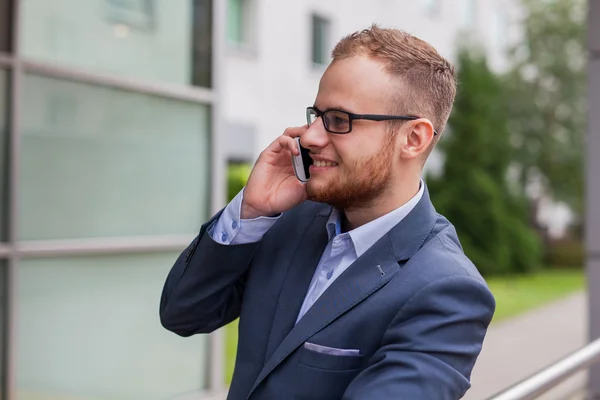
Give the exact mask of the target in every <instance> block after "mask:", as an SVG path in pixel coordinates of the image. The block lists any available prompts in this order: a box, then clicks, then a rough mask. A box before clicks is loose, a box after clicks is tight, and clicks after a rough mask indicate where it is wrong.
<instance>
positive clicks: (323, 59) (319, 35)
mask: <svg viewBox="0 0 600 400" xmlns="http://www.w3.org/2000/svg"><path fill="white" fill-rule="evenodd" d="M329 29H330V22H329V21H328V20H327V19H325V18H322V17H319V16H316V15H313V16H312V62H313V63H314V64H317V65H326V64H328V62H329Z"/></svg>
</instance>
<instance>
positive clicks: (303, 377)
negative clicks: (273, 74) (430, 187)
mask: <svg viewBox="0 0 600 400" xmlns="http://www.w3.org/2000/svg"><path fill="white" fill-rule="evenodd" d="M330 212H331V208H330V207H329V206H327V205H323V204H319V203H313V202H305V203H303V204H302V205H300V206H298V207H296V208H294V209H293V210H290V211H289V212H286V213H284V214H283V216H282V217H281V218H280V219H279V220H278V221H277V222H276V224H275V225H273V227H271V229H270V230H269V231H268V232H267V233H266V234H265V236H264V237H263V239H262V241H260V242H258V243H253V244H245V245H232V246H223V245H219V244H217V243H216V242H214V241H213V240H212V239H211V237H210V236H209V234H208V233H207V227H208V226H210V224H211V223H212V221H213V220H214V218H218V217H219V214H217V215H216V216H215V217H214V218H213V220H211V221H209V222H208V223H206V224H205V225H204V226H203V227H202V229H201V231H200V234H199V235H198V237H197V238H196V239H195V240H194V241H193V242H192V243H191V245H190V246H189V247H188V248H187V249H186V250H185V251H184V252H183V253H182V254H181V256H180V257H179V258H178V259H177V261H176V262H175V265H174V266H173V268H172V270H171V272H170V273H169V276H168V278H167V281H166V283H165V286H164V289H163V293H162V298H161V304H160V316H161V321H162V324H163V326H164V327H165V328H167V329H169V330H171V331H173V332H175V333H177V334H179V335H181V336H190V335H193V334H196V333H208V332H212V331H214V330H215V329H218V328H219V327H222V326H223V325H225V324H227V323H229V322H231V321H233V320H234V319H235V318H237V317H240V322H239V343H238V353H237V359H236V364H235V371H234V375H233V381H232V383H231V388H230V391H229V397H228V399H229V400H246V399H269V400H270V399H273V400H275V399H276V400H282V399H285V400H287V399H310V400H318V399H323V400H325V399H326V400H332V399H341V398H343V399H347V400H351V399H352V400H354V399H377V400H380V399H416V400H445V399H448V400H456V399H459V398H461V397H462V396H463V395H464V393H465V392H466V391H467V389H468V388H469V386H470V384H469V377H470V374H471V370H472V368H473V365H474V363H475V360H476V358H477V356H478V354H479V352H480V350H481V346H482V342H483V339H484V336H485V333H486V330H487V327H488V325H489V323H490V320H491V318H492V315H493V313H494V308H495V303H494V298H493V296H492V294H491V293H490V291H489V289H488V287H487V286H486V284H485V281H484V280H483V278H482V277H481V275H480V274H479V272H478V271H477V269H476V268H475V266H474V265H473V264H472V263H471V262H470V261H469V259H467V257H466V256H465V255H464V253H463V251H462V248H461V246H460V243H459V241H458V238H457V236H456V232H455V230H454V227H453V226H452V225H451V224H450V223H449V222H448V221H447V220H446V219H445V218H444V217H442V216H441V215H439V214H437V213H436V211H435V209H434V208H433V205H432V204H431V201H430V199H429V195H428V193H427V190H425V193H424V195H423V197H422V199H421V200H420V202H419V203H418V204H417V206H416V207H415V208H414V209H413V210H412V211H411V213H410V214H409V215H408V216H407V217H406V218H405V219H404V220H403V221H402V222H400V223H399V224H398V225H396V226H395V227H394V228H393V229H392V230H391V231H389V232H388V233H387V234H385V235H384V236H383V237H382V238H381V239H380V240H379V241H378V242H377V243H376V244H375V245H373V246H372V247H371V248H370V249H369V250H367V251H366V252H365V253H364V254H363V255H362V256H361V257H360V258H359V259H358V260H356V262H355V263H354V264H352V265H351V266H350V267H349V268H348V269H347V270H346V271H345V272H344V273H343V274H342V275H340V277H339V278H338V279H337V280H336V281H334V282H333V284H332V285H331V286H330V287H329V288H328V289H327V290H326V291H325V292H324V293H323V295H322V296H321V297H320V298H319V299H318V300H317V302H316V303H315V304H314V305H313V307H312V308H311V309H309V310H308V312H307V313H306V314H305V315H304V316H303V317H302V319H301V320H300V321H299V322H298V324H295V321H296V318H297V316H298V312H299V311H300V307H301V305H302V302H303V300H304V296H305V295H306V293H307V290H308V286H309V284H310V281H311V278H312V275H313V272H314V271H315V268H316V266H317V264H318V262H319V259H320V257H321V253H322V252H323V250H324V248H325V246H326V244H327V239H328V238H327V231H326V228H325V223H326V221H327V218H328V216H329V214H330ZM305 342H310V343H314V344H317V345H321V346H327V347H332V348H337V349H358V350H360V354H359V355H344V356H340V355H331V354H324V353H321V352H317V351H314V350H312V349H309V348H306V347H304V343H305Z"/></svg>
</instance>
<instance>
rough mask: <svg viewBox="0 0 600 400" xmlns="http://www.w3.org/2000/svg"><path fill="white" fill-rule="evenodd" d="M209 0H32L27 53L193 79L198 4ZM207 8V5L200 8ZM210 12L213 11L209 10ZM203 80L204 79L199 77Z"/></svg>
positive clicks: (135, 73) (26, 20)
mask: <svg viewBox="0 0 600 400" xmlns="http://www.w3.org/2000/svg"><path fill="white" fill-rule="evenodd" d="M206 2H207V1H206V0H196V1H192V0H52V1H48V0H27V1H24V2H23V4H22V12H21V14H22V16H23V21H22V24H21V35H22V36H21V37H22V44H23V53H24V55H25V56H26V57H29V58H32V59H36V60H39V61H47V62H51V63H56V64H63V65H67V66H72V67H81V68H85V69H91V70H94V71H98V72H102V73H109V74H115V75H120V76H124V77H134V78H140V79H148V80H155V81H166V82H172V83H180V84H189V83H196V82H192V76H193V70H194V65H193V62H194V61H199V62H203V59H201V60H194V59H193V58H194V57H193V53H194V52H193V50H192V49H193V46H194V43H193V41H201V42H202V43H203V44H204V45H206V44H208V45H209V49H208V50H209V51H208V52H206V53H205V54H204V57H209V58H210V43H211V42H210V40H208V41H205V40H203V38H196V37H195V35H197V34H199V33H203V34H206V32H205V31H204V30H202V29H195V27H194V25H195V24H196V23H204V22H205V20H206V18H208V19H209V21H210V14H209V15H204V18H199V15H198V14H197V12H196V11H197V9H196V4H195V3H206ZM200 11H201V12H206V11H207V10H206V9H205V8H203V9H201V10H200ZM208 11H209V10H208ZM200 84H201V82H200Z"/></svg>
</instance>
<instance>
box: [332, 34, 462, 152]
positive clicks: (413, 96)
mask: <svg viewBox="0 0 600 400" xmlns="http://www.w3.org/2000/svg"><path fill="white" fill-rule="evenodd" d="M361 55H362V56H367V57H369V58H372V59H375V60H378V61H381V62H383V63H384V64H385V68H386V71H387V72H388V73H389V74H391V75H392V76H395V77H398V78H400V79H401V80H402V83H403V84H404V86H403V90H402V91H401V92H400V91H399V92H398V93H396V94H395V95H394V96H393V99H392V102H393V103H394V106H393V108H394V110H392V111H393V112H398V113H402V114H414V115H418V116H420V117H423V118H427V119H429V120H430V121H431V123H432V124H433V127H434V129H435V130H436V131H437V132H438V133H440V134H441V133H442V131H443V130H444V127H445V126H446V123H447V121H448V117H449V116H450V112H451V110H452V104H453V103H454V97H455V96H456V74H455V70H454V66H453V65H452V64H451V63H450V62H449V61H448V60H446V59H445V58H444V57H442V56H441V55H440V54H439V53H438V52H437V51H436V50H435V49H434V48H433V46H431V45H430V44H429V43H427V42H425V41H423V40H421V39H419V38H417V37H414V36H412V35H410V34H408V33H406V32H404V31H401V30H398V29H384V28H380V27H379V26H377V25H375V24H374V25H372V26H371V27H370V28H368V29H365V30H363V31H360V32H355V33H353V34H350V35H348V36H346V37H344V38H343V39H342V40H341V41H340V42H339V43H338V44H337V45H336V46H335V48H334V49H333V52H332V57H333V62H335V61H336V60H342V59H345V58H349V57H353V56H361ZM438 137H439V136H438ZM438 137H436V139H435V140H434V144H435V142H436V141H437V138H438Z"/></svg>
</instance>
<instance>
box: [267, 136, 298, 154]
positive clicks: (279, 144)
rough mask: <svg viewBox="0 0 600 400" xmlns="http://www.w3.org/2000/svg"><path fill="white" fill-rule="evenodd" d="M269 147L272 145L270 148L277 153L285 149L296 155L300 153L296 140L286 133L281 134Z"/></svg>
mask: <svg viewBox="0 0 600 400" xmlns="http://www.w3.org/2000/svg"><path fill="white" fill-rule="evenodd" d="M269 147H271V149H270V150H271V151H273V152H275V153H279V152H281V151H283V150H289V151H291V152H292V154H294V155H296V156H297V155H299V154H300V150H299V149H298V145H297V143H296V140H295V139H292V138H291V137H289V136H286V135H281V136H279V137H278V138H277V139H275V141H274V142H273V143H272V144H271V146H269Z"/></svg>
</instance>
